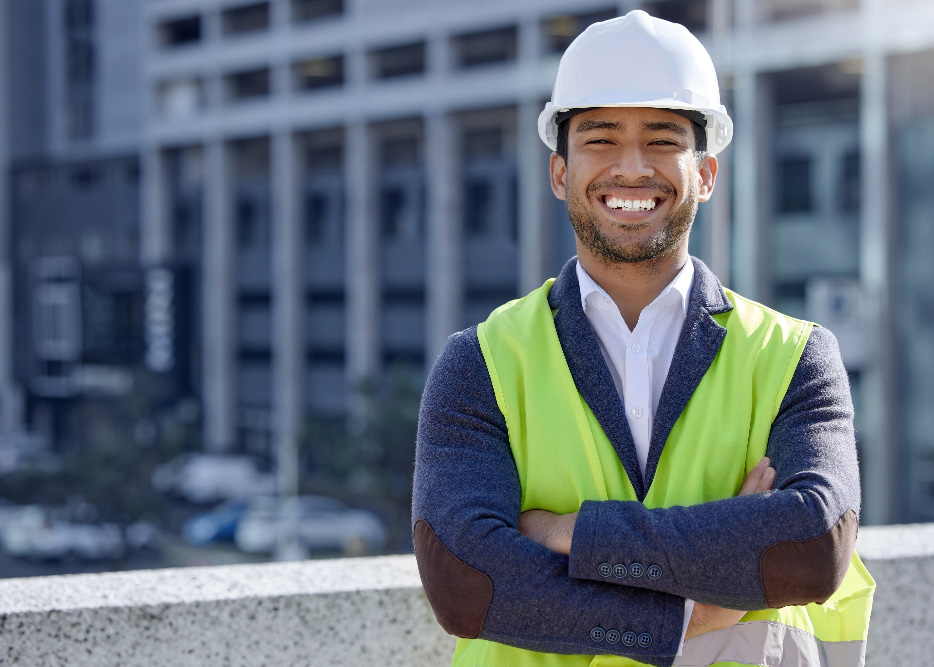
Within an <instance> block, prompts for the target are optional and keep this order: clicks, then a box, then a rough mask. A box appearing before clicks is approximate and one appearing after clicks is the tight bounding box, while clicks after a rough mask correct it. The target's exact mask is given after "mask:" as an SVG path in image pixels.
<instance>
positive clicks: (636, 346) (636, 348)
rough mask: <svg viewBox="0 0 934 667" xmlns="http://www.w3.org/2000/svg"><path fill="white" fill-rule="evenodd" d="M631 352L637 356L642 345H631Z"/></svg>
mask: <svg viewBox="0 0 934 667" xmlns="http://www.w3.org/2000/svg"><path fill="white" fill-rule="evenodd" d="M632 351H633V352H635V353H636V354H639V353H640V352H642V345H641V344H640V343H633V344H632Z"/></svg>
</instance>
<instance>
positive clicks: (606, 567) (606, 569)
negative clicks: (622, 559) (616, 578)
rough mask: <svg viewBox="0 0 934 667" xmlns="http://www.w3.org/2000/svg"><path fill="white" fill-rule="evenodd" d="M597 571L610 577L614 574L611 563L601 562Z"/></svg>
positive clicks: (603, 575)
mask: <svg viewBox="0 0 934 667" xmlns="http://www.w3.org/2000/svg"><path fill="white" fill-rule="evenodd" d="M597 572H599V573H600V576H601V577H609V576H610V575H611V574H613V568H612V567H610V564H609V563H600V565H598V566H597Z"/></svg>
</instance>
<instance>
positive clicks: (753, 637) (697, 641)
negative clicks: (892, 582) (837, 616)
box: [673, 621, 866, 667]
mask: <svg viewBox="0 0 934 667" xmlns="http://www.w3.org/2000/svg"><path fill="white" fill-rule="evenodd" d="M865 659H866V642H865V641H849V642H822V641H821V640H820V639H818V638H817V637H815V636H814V635H812V634H811V633H810V632H806V631H804V630H801V629H799V628H795V627H792V626H790V625H785V624H783V623H776V622H774V621H751V622H748V623H738V624H736V625H735V626H733V627H732V628H729V629H727V630H717V631H715V632H708V633H705V634H703V635H700V636H699V637H695V638H694V639H692V640H690V641H689V642H687V643H685V645H684V652H683V653H682V655H681V656H679V657H678V658H675V663H674V666H673V667H708V666H709V665H723V664H724V663H728V664H740V665H767V666H768V667H773V666H776V667H777V666H778V665H795V667H853V666H854V665H862V664H863V662H864V661H865Z"/></svg>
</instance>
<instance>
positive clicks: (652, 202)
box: [603, 195, 658, 211]
mask: <svg viewBox="0 0 934 667" xmlns="http://www.w3.org/2000/svg"><path fill="white" fill-rule="evenodd" d="M603 203H604V204H606V206H607V207H608V208H613V209H616V210H619V211H651V210H652V209H653V208H655V207H656V206H657V205H658V199H623V198H621V197H611V196H609V195H607V196H604V197H603Z"/></svg>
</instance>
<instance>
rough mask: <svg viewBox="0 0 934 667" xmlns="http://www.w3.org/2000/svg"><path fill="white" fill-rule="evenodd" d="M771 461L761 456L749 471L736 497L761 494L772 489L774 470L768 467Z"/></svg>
mask: <svg viewBox="0 0 934 667" xmlns="http://www.w3.org/2000/svg"><path fill="white" fill-rule="evenodd" d="M770 463H771V461H770V460H769V458H768V457H767V456H763V457H762V459H761V460H760V461H759V463H757V464H756V467H755V468H753V469H752V470H750V471H749V474H748V475H746V479H745V480H744V481H743V485H742V486H741V487H740V489H739V493H737V494H736V495H737V496H751V495H753V494H754V493H763V492H765V491H768V490H769V489H771V488H772V482H774V481H775V468H773V467H771V465H769V464H770Z"/></svg>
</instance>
